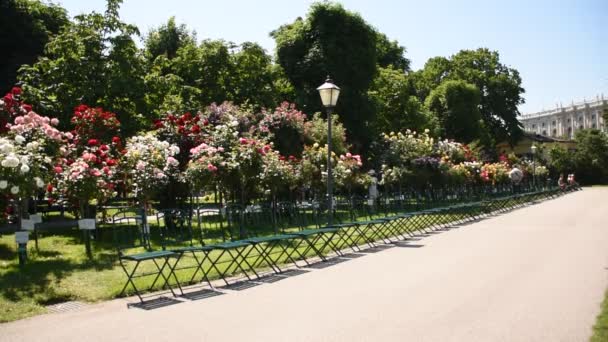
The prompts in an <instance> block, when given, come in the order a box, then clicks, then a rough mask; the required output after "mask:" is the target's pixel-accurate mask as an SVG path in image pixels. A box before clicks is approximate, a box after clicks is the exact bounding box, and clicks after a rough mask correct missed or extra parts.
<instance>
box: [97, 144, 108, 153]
mask: <svg viewBox="0 0 608 342" xmlns="http://www.w3.org/2000/svg"><path fill="white" fill-rule="evenodd" d="M109 149H110V148H109V147H108V145H105V144H103V145H101V146H99V150H100V151H104V152H105V151H108V150H109Z"/></svg>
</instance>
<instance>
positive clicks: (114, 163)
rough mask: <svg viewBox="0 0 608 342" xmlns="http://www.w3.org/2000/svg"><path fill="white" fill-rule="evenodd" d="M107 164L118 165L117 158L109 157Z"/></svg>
mask: <svg viewBox="0 0 608 342" xmlns="http://www.w3.org/2000/svg"><path fill="white" fill-rule="evenodd" d="M106 164H108V166H114V165H116V160H114V159H108V160H107V161H106Z"/></svg>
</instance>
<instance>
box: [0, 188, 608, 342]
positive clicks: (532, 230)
mask: <svg viewBox="0 0 608 342" xmlns="http://www.w3.org/2000/svg"><path fill="white" fill-rule="evenodd" d="M409 245H411V247H393V248H389V249H386V250H383V251H380V252H377V253H368V254H366V255H365V256H363V257H359V258H354V259H351V260H349V261H346V262H342V263H338V264H336V265H333V266H331V267H327V268H323V269H314V270H311V271H310V272H308V273H305V274H301V275H298V276H294V277H289V278H287V279H285V280H281V281H278V282H276V283H270V284H263V285H260V286H256V287H253V288H250V289H247V290H243V291H230V292H229V293H227V294H225V295H222V296H217V297H213V298H207V299H203V300H199V301H192V302H185V303H180V304H177V305H172V306H168V307H164V308H160V309H156V310H151V311H144V310H140V309H136V308H132V309H127V308H126V305H125V303H126V301H125V300H124V299H122V300H115V301H110V302H106V303H101V304H98V305H91V306H89V307H87V308H86V309H83V310H80V311H77V312H70V313H61V314H48V315H43V316H38V317H34V318H31V319H26V320H22V321H18V322H13V323H9V324H3V325H0V341H62V342H66V341H87V342H89V341H137V342H142V341H245V340H247V341H290V342H291V341H317V342H320V341H442V342H444V341H467V342H471V341H484V342H485V341H509V342H515V341H543V342H547V341H552V342H553V341H587V340H588V338H589V336H590V335H591V327H592V325H593V323H594V322H595V317H596V315H597V314H598V313H599V305H600V303H601V301H602V299H603V295H604V290H605V289H606V287H607V286H608V188H587V189H585V190H584V191H579V192H576V193H572V194H569V195H566V196H564V197H561V198H558V199H555V200H549V201H546V202H543V203H541V204H537V205H533V206H529V207H526V208H522V209H519V210H515V211H513V212H511V213H509V214H504V215H501V216H497V217H493V218H489V219H486V220H483V221H480V222H477V223H473V224H468V225H464V226H462V227H458V228H453V229H450V230H448V231H444V232H439V233H436V234H430V236H425V237H422V238H420V239H416V240H414V241H410V242H409Z"/></svg>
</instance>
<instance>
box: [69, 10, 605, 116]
mask: <svg viewBox="0 0 608 342" xmlns="http://www.w3.org/2000/svg"><path fill="white" fill-rule="evenodd" d="M58 2H59V3H60V4H62V5H63V6H64V7H66V8H67V10H68V12H69V14H70V15H76V14H80V13H83V12H89V11H91V10H96V11H103V10H104V8H105V0H88V1H82V0H58ZM312 2H313V1H308V0H289V1H288V0H258V1H246V0H222V1H217V0H215V1H207V0H199V1H196V0H171V1H158V0H125V1H124V3H123V4H122V7H121V11H120V13H121V17H122V19H123V20H124V21H126V22H128V23H131V24H135V25H137V26H138V27H139V28H140V30H141V32H142V34H145V33H146V32H147V31H148V30H149V29H150V28H152V27H156V26H158V25H160V24H162V23H164V22H166V21H167V19H168V18H169V17H170V16H175V17H176V21H177V22H178V23H184V24H186V25H187V26H188V27H189V28H191V29H194V30H195V31H196V32H197V35H198V38H199V39H206V38H212V39H219V38H221V39H225V40H228V41H233V42H235V43H241V42H244V41H254V42H258V43H260V44H261V45H262V46H263V47H264V48H266V49H267V50H268V51H269V52H270V53H274V41H273V40H272V39H271V38H270V37H269V35H268V34H269V32H270V31H272V30H274V29H276V28H277V27H279V26H280V25H282V24H285V23H290V22H292V21H293V20H294V19H295V18H297V17H298V16H301V17H304V16H305V15H306V12H307V11H308V7H309V6H310V4H311V3H312ZM339 2H340V3H342V4H343V5H344V6H345V7H346V8H347V9H349V10H352V11H355V12H358V13H359V14H361V15H362V16H363V18H364V19H365V20H366V21H367V22H368V23H370V24H371V25H373V26H374V27H376V28H377V29H378V30H379V31H381V32H383V33H385V34H387V35H388V36H389V38H391V39H396V40H398V41H399V43H400V44H401V45H403V46H405V47H406V48H407V54H406V56H407V57H408V58H409V59H410V60H411V61H412V66H413V68H414V69H415V70H416V69H419V68H421V67H423V66H424V63H425V62H426V60H427V59H428V58H430V57H434V56H450V55H452V54H454V53H456V52H458V51H459V50H460V49H475V48H477V47H488V48H490V49H492V50H497V51H499V53H500V55H501V60H502V62H503V63H505V64H507V65H509V66H511V67H514V68H516V69H517V70H519V72H520V73H521V76H522V79H523V87H524V88H525V89H526V93H525V94H524V97H525V99H526V104H524V105H522V106H521V107H520V110H521V111H522V112H523V113H526V112H535V111H540V110H541V109H543V108H544V109H548V108H553V107H555V105H556V103H557V102H560V101H561V102H562V103H563V104H564V105H565V104H567V103H570V102H571V101H572V100H575V101H580V100H583V98H586V99H590V98H592V97H595V96H596V95H597V94H601V93H604V96H605V97H608V1H607V0H581V1H576V0H572V1H559V0H554V1H548V0H539V1H534V0H528V1H525V0H511V1H504V0H503V1H496V0H484V1H481V0H468V1H464V0H462V1H448V0H444V1H439V0H424V1H398V0H395V1H389V0H375V1H369V0H367V1H366V0H343V1H339Z"/></svg>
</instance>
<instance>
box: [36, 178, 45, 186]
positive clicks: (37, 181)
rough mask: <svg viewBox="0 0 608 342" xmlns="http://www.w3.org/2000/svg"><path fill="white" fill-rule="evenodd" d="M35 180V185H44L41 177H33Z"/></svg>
mask: <svg viewBox="0 0 608 342" xmlns="http://www.w3.org/2000/svg"><path fill="white" fill-rule="evenodd" d="M34 179H35V180H36V186H37V187H39V188H42V187H44V181H43V180H42V179H40V177H36V178H34Z"/></svg>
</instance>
